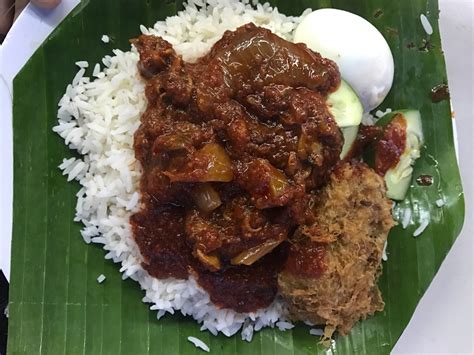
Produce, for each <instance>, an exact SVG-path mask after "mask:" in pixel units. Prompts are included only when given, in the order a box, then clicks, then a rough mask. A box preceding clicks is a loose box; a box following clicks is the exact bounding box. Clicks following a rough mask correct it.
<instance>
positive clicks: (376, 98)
mask: <svg viewBox="0 0 474 355" xmlns="http://www.w3.org/2000/svg"><path fill="white" fill-rule="evenodd" d="M294 42H297V43H299V42H301V43H305V44H306V45H307V46H308V47H309V48H311V49H312V50H314V51H316V52H319V53H320V54H321V55H322V56H323V57H326V58H329V59H332V60H333V61H335V62H336V63H337V65H338V66H339V70H340V72H341V76H342V78H343V79H344V80H345V81H347V82H348V83H349V84H350V86H352V88H353V89H354V90H355V92H356V93H357V95H358V96H359V98H360V100H361V101H362V104H363V106H364V111H365V112H368V111H370V110H373V109H374V108H376V107H377V106H379V105H380V104H381V103H382V101H383V100H384V99H385V97H386V96H387V94H388V92H389V91H390V88H391V87H392V83H393V74H394V64H393V56H392V52H391V51H390V47H389V46H388V44H387V41H386V40H385V38H384V37H383V36H382V34H381V33H380V32H379V31H378V30H377V29H376V28H375V27H374V26H373V25H372V24H371V23H370V22H368V21H367V20H365V19H364V18H362V17H360V16H358V15H355V14H353V13H351V12H347V11H343V10H337V9H321V10H316V11H313V12H312V13H310V14H308V15H307V16H306V17H305V18H304V19H303V20H302V21H301V23H300V24H299V25H298V27H297V28H296V30H295V35H294Z"/></svg>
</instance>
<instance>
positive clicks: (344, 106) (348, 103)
mask: <svg viewBox="0 0 474 355" xmlns="http://www.w3.org/2000/svg"><path fill="white" fill-rule="evenodd" d="M326 102H327V104H328V109H329V112H331V114H332V115H333V117H334V119H335V120H336V123H337V125H338V126H339V127H341V128H344V127H351V126H358V125H359V124H360V123H361V121H362V115H363V113H364V108H363V106H362V103H361V101H360V99H359V97H358V96H357V94H356V93H355V91H354V89H352V87H351V86H350V85H349V84H348V83H346V82H345V81H344V80H341V84H340V85H339V88H338V89H337V90H336V91H334V92H333V93H331V94H329V95H328V97H327V101H326Z"/></svg>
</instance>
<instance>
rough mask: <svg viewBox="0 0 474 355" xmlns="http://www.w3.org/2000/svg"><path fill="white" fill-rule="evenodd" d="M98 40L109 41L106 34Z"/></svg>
mask: <svg viewBox="0 0 474 355" xmlns="http://www.w3.org/2000/svg"><path fill="white" fill-rule="evenodd" d="M100 40H101V41H102V42H104V43H109V42H110V37H109V36H107V35H102V37H101V39H100Z"/></svg>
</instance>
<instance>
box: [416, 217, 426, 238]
mask: <svg viewBox="0 0 474 355" xmlns="http://www.w3.org/2000/svg"><path fill="white" fill-rule="evenodd" d="M429 223H430V220H429V219H428V218H424V219H422V220H421V222H420V225H419V227H418V228H417V229H416V230H415V231H414V232H413V236H414V237H418V236H419V235H420V234H421V233H423V232H424V231H425V229H426V227H428V224H429Z"/></svg>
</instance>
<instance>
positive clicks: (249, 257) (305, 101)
mask: <svg viewBox="0 0 474 355" xmlns="http://www.w3.org/2000/svg"><path fill="white" fill-rule="evenodd" d="M132 42H133V44H134V45H135V47H136V48H137V49H138V51H139V54H140V61H139V65H138V67H139V71H140V73H141V75H142V77H143V78H144V79H145V80H146V88H145V94H146V97H147V100H148V107H147V110H146V111H145V113H144V114H143V115H142V118H141V125H140V127H139V129H138V130H137V131H136V133H135V137H134V149H135V155H136V157H137V159H138V160H139V161H140V163H141V165H142V167H143V174H142V178H141V187H140V188H141V193H142V202H143V205H144V207H143V210H142V211H141V212H139V213H138V214H137V215H135V216H134V217H133V218H132V226H133V229H134V235H135V239H136V240H137V244H138V245H139V247H140V250H141V253H142V255H143V256H144V258H145V264H144V265H145V267H146V268H147V270H148V271H149V272H150V273H151V274H152V275H158V277H159V272H158V271H157V270H158V269H159V268H158V267H156V265H155V264H157V265H158V264H159V265H162V264H163V263H164V262H165V260H169V261H170V263H175V264H176V265H177V266H176V268H177V270H179V272H177V273H176V274H175V275H173V273H172V272H171V270H172V267H167V268H166V270H167V272H166V276H168V277H170V276H174V277H181V278H182V277H183V274H184V272H183V270H184V269H186V266H183V263H186V262H188V265H187V272H188V273H190V272H192V273H197V274H198V281H199V282H200V284H201V285H202V286H203V287H204V288H205V289H206V290H208V291H209V292H210V294H211V298H212V290H214V289H216V285H217V284H218V283H219V282H221V281H222V279H224V280H226V282H227V283H226V285H228V287H227V288H226V289H229V290H231V289H240V288H239V287H234V286H229V285H234V284H235V282H237V281H235V280H234V281H232V280H231V279H233V278H234V279H237V278H238V277H237V276H236V275H238V274H239V273H241V274H242V275H244V274H245V275H250V276H248V277H247V276H246V279H247V284H248V286H242V287H243V288H242V290H241V291H239V295H237V296H236V295H233V296H232V297H233V298H229V299H234V298H235V299H236V300H237V299H238V298H239V297H240V301H239V302H241V301H242V299H244V298H245V297H249V296H248V295H251V294H254V293H252V291H251V290H250V287H251V285H252V284H255V282H257V281H256V280H253V281H252V280H250V279H249V278H251V277H252V276H251V275H253V274H255V275H257V274H259V275H260V278H261V279H262V280H263V279H265V280H266V281H265V282H264V284H265V285H266V286H265V287H267V288H268V290H269V292H268V293H267V296H266V297H264V298H262V299H266V300H268V299H270V298H271V297H270V296H269V295H273V296H274V295H275V293H276V289H277V281H276V279H277V277H276V275H277V269H278V268H277V267H275V265H271V263H275V262H278V263H280V265H281V264H282V262H283V261H284V259H281V258H277V259H278V260H276V259H275V258H273V257H272V255H269V254H274V253H278V252H280V250H281V249H285V248H286V247H285V246H284V245H282V242H284V241H285V240H286V239H287V238H288V235H289V234H290V233H292V232H293V231H294V230H295V228H297V227H298V225H300V224H301V223H307V222H308V221H312V220H313V219H314V218H313V215H312V211H311V208H309V206H310V205H311V204H312V203H313V193H314V192H315V191H316V190H317V189H318V188H320V187H321V186H323V185H324V184H325V183H326V182H327V179H328V177H329V174H330V172H331V171H332V169H333V168H334V166H335V165H336V164H337V163H338V161H339V155H340V151H341V149H342V143H343V138H342V135H341V131H340V129H339V128H338V126H337V124H336V122H335V120H334V118H333V117H332V116H331V114H330V113H329V111H328V108H327V105H326V97H327V95H328V93H330V92H332V91H334V90H335V89H336V88H337V87H338V85H339V83H340V75H339V72H338V69H337V66H336V65H335V64H334V63H333V62H332V61H330V60H328V59H325V58H322V57H321V56H320V55H319V54H318V53H315V52H313V51H311V50H310V49H308V48H307V47H306V46H305V45H304V44H294V43H291V42H288V41H285V40H284V39H282V38H280V37H278V36H276V35H274V34H273V33H271V32H270V31H269V30H266V29H263V28H259V27H256V26H255V25H253V24H248V25H245V26H242V27H240V28H238V29H237V30H235V31H227V32H226V33H225V34H224V35H223V37H222V39H221V40H219V41H218V42H217V43H216V44H215V45H214V46H213V47H212V49H211V50H210V52H209V53H208V54H207V55H205V56H203V57H202V58H200V59H198V60H197V61H196V62H195V63H186V62H184V61H183V60H182V58H181V56H179V55H178V54H177V53H176V52H175V51H174V49H173V47H172V46H171V44H170V43H168V42H166V41H165V40H164V39H162V38H160V37H155V36H147V35H142V36H140V37H139V38H137V39H135V40H133V41H132ZM167 208H172V209H174V210H178V211H179V213H180V218H181V219H180V221H182V226H181V229H179V233H178V232H177V230H178V229H177V225H176V224H173V226H174V227H175V228H174V229H173V228H170V229H169V230H168V229H167V225H166V223H160V224H159V226H158V227H159V228H156V229H155V230H153V229H154V227H153V225H154V223H153V222H146V221H145V217H146V216H154V215H157V213H153V212H151V211H152V210H167ZM169 218H171V217H169ZM173 238H175V241H176V245H179V248H183V251H182V254H183V255H186V257H176V258H173V255H172V254H173V253H179V252H180V251H179V250H178V249H179V248H177V247H176V245H173ZM266 255H268V257H266ZM257 269H258V270H260V271H259V272H257ZM252 270H253V271H255V272H253V271H252ZM262 270H268V273H269V274H268V275H267V276H265V277H263V276H262V272H264V271H262ZM223 275H224V276H225V277H224V278H223ZM255 277H257V276H255ZM224 288H225V287H224ZM236 292H237V291H236ZM260 294H261V293H260ZM246 295H247V296H246ZM273 296H272V297H273ZM229 297H230V296H229ZM254 297H255V298H257V297H260V296H257V295H256V294H255V295H254ZM260 298H261V297H260ZM236 302H237V301H236ZM220 303H221V304H222V302H220ZM244 303H245V302H244ZM247 303H248V308H247V310H252V309H253V310H255V307H256V305H257V304H258V307H261V306H262V305H261V302H253V303H252V301H251V300H249V299H247ZM266 303H267V305H268V302H266ZM239 304H240V303H239ZM252 304H254V306H253V308H252ZM225 306H226V307H230V308H232V305H229V304H227V303H226V304H225ZM236 307H237V306H235V307H234V308H236ZM239 307H240V308H241V306H239Z"/></svg>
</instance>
